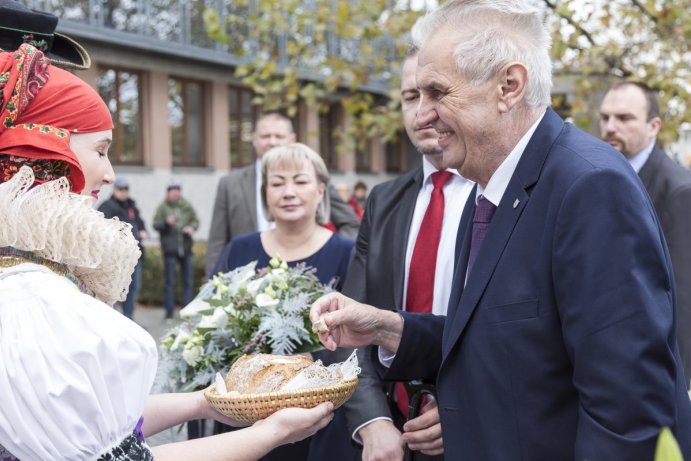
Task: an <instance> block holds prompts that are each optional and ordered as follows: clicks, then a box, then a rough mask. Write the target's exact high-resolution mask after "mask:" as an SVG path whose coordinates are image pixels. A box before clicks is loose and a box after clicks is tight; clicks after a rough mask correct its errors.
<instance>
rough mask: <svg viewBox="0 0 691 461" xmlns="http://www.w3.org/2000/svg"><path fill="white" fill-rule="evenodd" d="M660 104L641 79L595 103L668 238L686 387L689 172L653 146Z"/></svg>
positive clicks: (690, 349) (690, 372)
mask: <svg viewBox="0 0 691 461" xmlns="http://www.w3.org/2000/svg"><path fill="white" fill-rule="evenodd" d="M661 125H662V120H661V119H660V106H659V103H658V101H657V95H656V94H655V92H654V91H653V90H652V89H651V88H650V87H649V86H648V85H646V84H645V83H641V82H623V83H619V84H617V85H615V86H614V87H612V88H611V89H610V90H609V91H608V92H607V93H606V95H605V97H604V99H603V100H602V104H601V107H600V132H601V134H602V139H604V140H605V142H607V143H608V144H609V145H611V146H612V147H614V148H615V149H616V150H618V151H619V152H621V153H622V154H623V155H624V157H626V159H627V160H628V161H629V163H630V164H631V166H632V167H633V169H634V170H636V172H637V173H638V176H640V178H641V181H643V185H644V186H645V188H646V190H647V191H648V194H650V198H651V200H652V201H653V205H654V206H655V211H657V215H658V218H659V219H660V225H661V226H662V230H663V232H664V234H665V239H666V240H667V246H668V247H669V254H670V257H671V258H672V266H673V267H674V280H675V282H676V287H677V313H678V320H677V339H678V340H679V352H680V353H681V360H682V363H683V365H684V370H685V376H686V387H687V389H688V388H689V385H690V383H691V173H689V171H688V170H687V169H686V168H684V167H682V166H681V165H679V164H677V163H676V162H674V161H673V160H672V159H671V158H669V157H668V156H667V154H665V152H664V151H663V150H662V149H661V148H660V147H659V146H657V142H656V138H657V134H658V132H659V131H660V127H661Z"/></svg>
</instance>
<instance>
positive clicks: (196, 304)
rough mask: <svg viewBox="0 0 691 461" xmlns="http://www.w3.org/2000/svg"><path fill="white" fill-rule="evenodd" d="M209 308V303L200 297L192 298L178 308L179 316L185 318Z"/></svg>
mask: <svg viewBox="0 0 691 461" xmlns="http://www.w3.org/2000/svg"><path fill="white" fill-rule="evenodd" d="M209 309H211V305H209V303H207V302H206V301H204V300H202V299H200V298H194V299H193V300H192V302H190V303H189V304H188V305H186V306H185V307H183V308H182V309H180V318H181V319H187V318H190V317H193V316H195V315H197V314H199V313H200V312H204V311H206V310H209Z"/></svg>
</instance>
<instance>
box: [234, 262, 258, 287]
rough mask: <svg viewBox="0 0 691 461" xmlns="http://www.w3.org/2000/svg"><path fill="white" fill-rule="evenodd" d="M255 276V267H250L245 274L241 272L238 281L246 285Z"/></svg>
mask: <svg viewBox="0 0 691 461" xmlns="http://www.w3.org/2000/svg"><path fill="white" fill-rule="evenodd" d="M254 274H255V272H254V266H252V267H249V268H247V269H246V270H244V271H243V272H241V273H239V274H238V278H237V281H238V282H239V283H245V282H246V281H248V280H249V279H251V278H252V277H254Z"/></svg>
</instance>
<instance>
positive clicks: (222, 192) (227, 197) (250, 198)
mask: <svg viewBox="0 0 691 461" xmlns="http://www.w3.org/2000/svg"><path fill="white" fill-rule="evenodd" d="M295 140H296V136H295V132H294V131H293V123H292V122H291V121H290V119H289V118H288V117H286V116H284V115H282V114H279V113H277V112H268V113H266V114H263V115H262V116H260V117H259V118H258V119H257V122H256V123H255V126H254V131H253V132H252V147H253V148H254V153H255V155H256V161H255V162H253V163H252V164H250V165H247V166H245V167H242V168H238V169H236V170H232V171H231V172H230V173H228V174H227V175H226V176H224V177H223V178H221V180H220V181H219V183H218V189H217V191H216V200H215V201H214V209H213V214H212V217H211V227H210V230H209V240H208V242H207V249H206V273H207V275H209V276H210V275H212V274H210V272H211V269H212V268H213V267H214V264H215V263H216V259H217V258H218V256H219V255H220V254H221V251H223V248H224V247H225V246H226V244H227V243H228V242H230V241H231V240H232V239H233V238H234V237H237V236H238V235H243V234H250V233H253V232H257V231H263V230H266V229H268V227H269V222H268V221H267V220H266V217H265V216H264V213H263V211H262V206H261V203H260V200H261V198H260V197H261V194H260V192H259V191H260V187H261V158H262V156H263V155H264V154H265V153H266V152H267V151H269V150H270V149H271V148H273V147H276V146H284V145H286V144H290V143H292V142H295ZM329 198H330V200H331V221H332V222H333V224H334V226H335V227H336V229H337V230H338V232H340V233H342V234H344V235H345V236H347V237H350V238H355V236H356V235H357V231H358V227H359V224H360V222H359V220H358V218H357V216H356V215H355V213H354V212H353V211H352V210H351V209H350V206H349V205H348V204H347V203H345V202H344V201H343V200H341V198H340V197H339V196H338V193H337V192H336V190H335V189H334V188H333V186H330V187H329Z"/></svg>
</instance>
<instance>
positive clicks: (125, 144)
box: [96, 67, 144, 165]
mask: <svg viewBox="0 0 691 461" xmlns="http://www.w3.org/2000/svg"><path fill="white" fill-rule="evenodd" d="M96 84H97V87H98V92H99V94H100V95H101V97H102V98H103V100H104V101H105V102H106V104H107V105H108V108H109V109H110V113H111V115H112V117H113V126H114V127H113V145H112V147H111V148H110V159H111V161H112V162H113V163H114V164H116V165H141V164H143V163H144V162H143V158H144V156H143V154H142V130H141V113H140V112H141V102H140V101H141V99H140V95H141V78H140V73H139V72H136V71H131V70H126V69H120V68H109V67H99V69H98V77H97V79H96Z"/></svg>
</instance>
